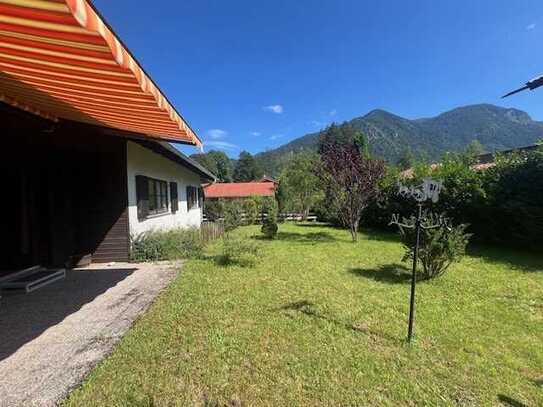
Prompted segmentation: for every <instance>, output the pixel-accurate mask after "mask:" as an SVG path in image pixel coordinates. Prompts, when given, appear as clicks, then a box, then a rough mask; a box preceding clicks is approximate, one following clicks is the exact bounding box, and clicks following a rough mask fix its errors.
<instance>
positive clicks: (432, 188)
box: [390, 178, 443, 343]
mask: <svg viewBox="0 0 543 407" xmlns="http://www.w3.org/2000/svg"><path fill="white" fill-rule="evenodd" d="M441 188H442V183H441V181H433V180H431V179H430V178H425V179H424V182H423V184H422V185H421V187H420V189H417V188H414V187H411V188H408V187H405V186H402V185H400V186H399V194H400V195H401V196H403V197H405V198H413V199H415V200H416V201H417V207H418V211H417V218H416V221H415V225H414V226H412V225H407V224H404V223H401V222H400V217H399V215H393V216H392V220H391V221H390V225H397V226H399V227H400V228H406V229H413V228H415V235H416V238H415V247H414V248H413V272H412V273H411V298H410V300H409V324H408V328H407V342H408V343H411V341H412V339H413V325H414V323H415V293H416V288H417V262H418V257H419V246H420V231H421V229H424V230H426V229H435V228H438V227H441V226H443V224H442V223H441V222H440V223H439V224H437V225H426V224H423V218H422V205H423V203H424V202H425V201H430V200H431V201H432V202H434V203H435V202H437V201H438V199H439V192H440V191H441Z"/></svg>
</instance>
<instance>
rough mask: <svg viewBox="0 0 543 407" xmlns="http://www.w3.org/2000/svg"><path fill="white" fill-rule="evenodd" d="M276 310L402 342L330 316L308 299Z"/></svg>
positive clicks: (360, 325) (364, 326)
mask: <svg viewBox="0 0 543 407" xmlns="http://www.w3.org/2000/svg"><path fill="white" fill-rule="evenodd" d="M275 311H280V312H288V311H294V312H299V313H301V314H303V315H305V316H308V317H310V318H312V319H315V320H316V319H319V320H322V321H326V322H330V323H332V324H334V325H336V326H338V327H340V328H345V329H346V330H348V331H354V332H358V333H363V334H366V335H369V336H373V337H380V338H382V339H384V340H387V341H390V342H395V343H397V344H400V343H401V341H400V340H399V339H398V338H395V337H393V336H390V335H387V334H384V333H382V332H379V331H375V330H372V329H370V328H369V327H368V326H366V325H365V324H352V323H347V322H343V321H339V320H337V319H336V318H332V317H329V316H327V315H325V314H323V313H321V312H319V311H318V310H317V309H316V308H315V304H314V303H312V302H310V301H307V300H302V301H295V302H291V303H289V304H286V305H283V306H282V307H279V308H276V309H275ZM287 316H289V317H291V316H290V315H288V314H287Z"/></svg>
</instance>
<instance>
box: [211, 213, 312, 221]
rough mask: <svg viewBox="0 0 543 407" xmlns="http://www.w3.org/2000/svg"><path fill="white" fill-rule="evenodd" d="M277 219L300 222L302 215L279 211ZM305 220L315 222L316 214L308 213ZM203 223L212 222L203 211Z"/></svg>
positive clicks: (259, 219) (243, 217)
mask: <svg viewBox="0 0 543 407" xmlns="http://www.w3.org/2000/svg"><path fill="white" fill-rule="evenodd" d="M267 216H268V215H267V214H266V213H263V214H259V215H258V217H257V220H258V221H262V220H263V219H265V218H266V217H267ZM279 219H280V220H281V221H295V222H300V221H301V220H302V215H301V214H299V213H281V214H280V215H279ZM222 220H223V219H222V218H221V219H219V220H218V221H217V223H220V222H221V221H222ZM241 220H242V221H245V213H242V214H241ZM307 221H308V222H316V221H317V215H315V214H314V213H310V214H309V216H308V217H307ZM204 223H213V222H211V221H208V220H207V216H206V215H205V213H204Z"/></svg>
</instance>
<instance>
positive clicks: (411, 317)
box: [407, 203, 422, 342]
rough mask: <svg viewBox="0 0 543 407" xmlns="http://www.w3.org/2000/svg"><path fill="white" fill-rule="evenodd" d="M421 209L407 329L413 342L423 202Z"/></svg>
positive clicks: (414, 254)
mask: <svg viewBox="0 0 543 407" xmlns="http://www.w3.org/2000/svg"><path fill="white" fill-rule="evenodd" d="M418 207H419V211H418V213H417V222H416V224H415V227H416V232H415V233H416V235H417V237H416V240H415V250H414V252H413V273H412V274H411V299H410V302H409V327H408V330H407V342H411V339H412V338H413V322H414V319H415V291H416V288H417V260H418V256H419V243H420V227H421V216H422V204H420V203H419V204H418Z"/></svg>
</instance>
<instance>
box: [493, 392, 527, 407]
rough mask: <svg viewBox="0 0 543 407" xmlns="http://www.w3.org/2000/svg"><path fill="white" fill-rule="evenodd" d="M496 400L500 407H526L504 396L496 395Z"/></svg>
mask: <svg viewBox="0 0 543 407" xmlns="http://www.w3.org/2000/svg"><path fill="white" fill-rule="evenodd" d="M498 400H499V401H500V403H502V405H504V406H509V407H528V406H527V405H526V404H524V403H522V402H520V401H518V400H515V399H513V398H511V397H509V396H506V395H505V394H498Z"/></svg>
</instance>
